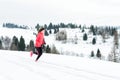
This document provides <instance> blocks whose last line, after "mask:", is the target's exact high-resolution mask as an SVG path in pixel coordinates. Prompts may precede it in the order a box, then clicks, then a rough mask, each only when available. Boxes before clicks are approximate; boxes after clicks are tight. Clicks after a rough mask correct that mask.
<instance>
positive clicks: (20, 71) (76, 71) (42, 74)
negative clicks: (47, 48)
mask: <svg viewBox="0 0 120 80" xmlns="http://www.w3.org/2000/svg"><path fill="white" fill-rule="evenodd" d="M35 58H36V56H35V55H33V57H30V55H29V52H17V51H4V50H0V63H1V64H0V65H1V66H0V80H119V79H120V76H119V74H120V70H119V68H120V64H119V63H113V62H107V61H100V60H91V59H86V58H80V57H72V56H65V55H55V54H46V53H44V54H43V55H42V56H41V58H40V59H39V61H38V62H35V61H34V60H35Z"/></svg>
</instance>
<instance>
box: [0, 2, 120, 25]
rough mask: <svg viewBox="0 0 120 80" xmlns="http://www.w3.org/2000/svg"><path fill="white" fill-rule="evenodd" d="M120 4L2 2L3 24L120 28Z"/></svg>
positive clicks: (0, 22)
mask: <svg viewBox="0 0 120 80" xmlns="http://www.w3.org/2000/svg"><path fill="white" fill-rule="evenodd" d="M119 9H120V0H0V24H2V23H3V22H13V23H17V24H24V25H28V26H29V25H32V26H35V25H36V24H37V23H39V24H41V25H43V24H49V23H50V22H52V23H54V24H58V23H60V22H64V23H70V22H72V23H76V24H86V25H90V24H95V25H120V10H119Z"/></svg>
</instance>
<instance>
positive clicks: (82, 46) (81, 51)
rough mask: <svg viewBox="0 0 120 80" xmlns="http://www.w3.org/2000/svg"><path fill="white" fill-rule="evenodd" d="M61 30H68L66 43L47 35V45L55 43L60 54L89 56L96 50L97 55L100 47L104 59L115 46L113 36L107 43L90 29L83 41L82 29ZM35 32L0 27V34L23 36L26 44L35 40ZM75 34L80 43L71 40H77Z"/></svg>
mask: <svg viewBox="0 0 120 80" xmlns="http://www.w3.org/2000/svg"><path fill="white" fill-rule="evenodd" d="M60 30H66V32H67V38H68V42H67V43H65V44H63V43H62V42H61V41H56V40H55V34H50V35H49V36H45V41H46V45H49V46H51V47H52V45H53V44H54V45H55V46H56V48H57V49H58V51H59V53H60V54H65V55H72V56H76V55H77V56H84V57H89V56H90V54H91V51H94V54H95V55H96V53H97V50H98V49H100V52H101V54H102V57H103V59H104V60H107V59H108V54H110V53H111V51H112V48H113V37H110V38H109V39H107V40H106V43H103V42H102V37H101V36H93V35H92V34H88V30H87V29H85V32H84V33H87V34H88V40H87V41H83V34H84V33H82V30H80V29H79V28H76V29H69V28H64V29H60ZM33 32H36V31H35V30H30V29H28V30H24V29H9V28H3V27H0V36H8V37H10V38H11V39H12V38H13V36H17V37H18V39H20V37H21V36H23V38H24V39H25V43H26V45H27V44H29V42H30V40H34V41H35V38H36V36H35V35H33ZM75 36H77V38H78V40H77V42H78V44H74V43H72V42H70V41H71V40H75ZM94 37H95V38H96V44H95V45H93V44H92V39H93V38H94Z"/></svg>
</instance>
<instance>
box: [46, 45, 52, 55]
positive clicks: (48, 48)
mask: <svg viewBox="0 0 120 80" xmlns="http://www.w3.org/2000/svg"><path fill="white" fill-rule="evenodd" d="M46 53H51V49H50V47H49V45H47V47H46Z"/></svg>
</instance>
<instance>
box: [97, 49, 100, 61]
mask: <svg viewBox="0 0 120 80" xmlns="http://www.w3.org/2000/svg"><path fill="white" fill-rule="evenodd" d="M96 56H97V57H98V58H100V59H101V53H100V50H99V49H98V50H97V54H96Z"/></svg>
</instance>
